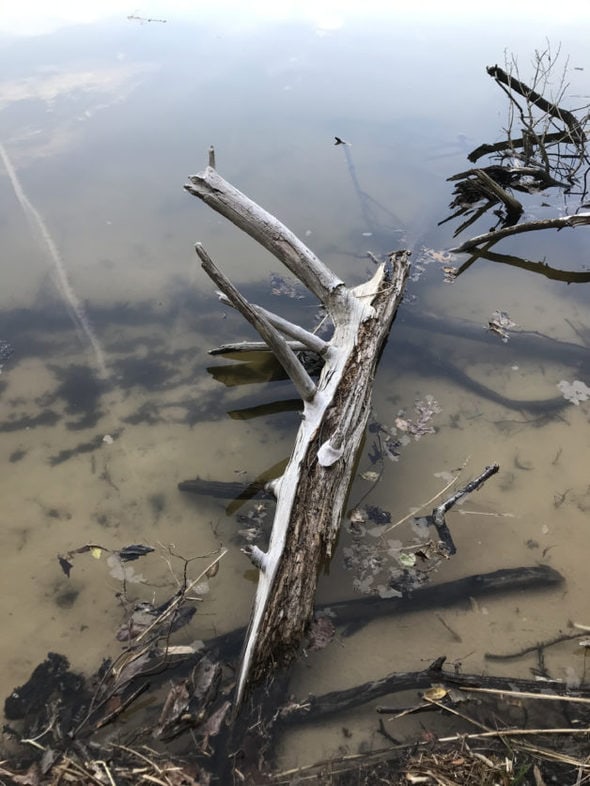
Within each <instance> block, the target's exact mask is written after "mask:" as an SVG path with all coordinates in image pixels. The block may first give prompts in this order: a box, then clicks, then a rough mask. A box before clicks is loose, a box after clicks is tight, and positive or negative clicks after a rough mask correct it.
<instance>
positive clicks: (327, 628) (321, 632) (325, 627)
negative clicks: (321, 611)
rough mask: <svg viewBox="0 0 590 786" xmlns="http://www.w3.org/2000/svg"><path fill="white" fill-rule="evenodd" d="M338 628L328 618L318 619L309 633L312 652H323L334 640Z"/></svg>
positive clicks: (312, 624)
mask: <svg viewBox="0 0 590 786" xmlns="http://www.w3.org/2000/svg"><path fill="white" fill-rule="evenodd" d="M335 633H336V628H335V627H334V623H333V622H332V620H330V619H329V618H328V617H324V616H323V615H322V616H321V617H316V618H315V619H314V621H313V622H312V623H311V627H310V631H309V648H310V650H323V649H324V647H327V646H328V644H329V643H330V642H331V641H332V639H333V638H334V635H335Z"/></svg>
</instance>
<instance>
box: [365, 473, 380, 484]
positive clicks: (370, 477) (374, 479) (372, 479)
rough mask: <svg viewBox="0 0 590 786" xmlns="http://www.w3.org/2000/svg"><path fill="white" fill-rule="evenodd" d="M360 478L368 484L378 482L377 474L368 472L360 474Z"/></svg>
mask: <svg viewBox="0 0 590 786" xmlns="http://www.w3.org/2000/svg"><path fill="white" fill-rule="evenodd" d="M361 478H362V479H363V480H368V481H369V482H370V483H376V482H377V481H378V480H379V473H378V472H373V470H368V471H367V472H362V473H361Z"/></svg>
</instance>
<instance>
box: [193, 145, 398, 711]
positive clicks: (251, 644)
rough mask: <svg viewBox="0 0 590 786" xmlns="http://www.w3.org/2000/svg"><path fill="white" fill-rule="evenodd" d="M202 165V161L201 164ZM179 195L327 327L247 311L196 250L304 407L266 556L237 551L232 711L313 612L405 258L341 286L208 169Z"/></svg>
mask: <svg viewBox="0 0 590 786" xmlns="http://www.w3.org/2000/svg"><path fill="white" fill-rule="evenodd" d="M210 161H211V159H210ZM189 180H190V182H189V183H188V184H187V185H186V186H185V188H186V189H187V191H188V192H189V193H191V194H193V195H194V196H197V197H198V198H200V199H202V200H203V201H204V202H206V204H208V205H209V206H210V207H212V208H213V209H214V210H216V211H218V212H219V213H221V214H222V215H224V216H225V217H226V218H228V219H229V220H230V221H232V222H233V223H234V224H235V225H236V226H238V227H240V228H241V229H243V230H244V231H245V232H247V233H248V234H249V235H250V236H252V237H253V238H255V239H256V240H258V242H260V243H261V245H262V246H264V248H266V249H267V250H269V251H270V252H271V253H273V254H274V255H275V256H276V257H277V258H278V259H279V260H280V261H281V262H282V263H283V264H285V265H286V266H287V268H288V269H289V270H290V271H291V273H293V274H294V275H295V276H297V278H298V279H299V280H300V281H301V282H302V283H303V284H304V285H305V286H307V288H308V289H309V290H310V291H311V292H312V293H313V294H315V295H316V296H317V297H318V298H319V299H320V300H321V302H322V303H323V304H324V306H325V308H326V311H327V314H328V316H329V318H330V319H331V321H332V323H333V325H334V333H333V335H332V338H331V339H330V340H329V341H320V340H319V339H315V338H314V337H311V336H310V334H307V332H306V331H304V330H303V329H302V328H299V327H298V326H295V325H293V324H292V323H288V322H286V321H285V320H282V319H281V318H280V317H276V316H275V315H272V314H269V313H268V312H265V311H264V310H263V309H261V308H260V307H258V306H256V305H254V304H249V303H247V301H246V300H245V298H243V296H242V295H240V294H239V293H238V292H237V290H236V289H235V287H234V286H233V285H232V284H231V283H230V282H229V281H228V280H227V279H226V278H225V277H224V276H223V274H221V272H220V271H219V270H218V268H216V267H215V265H214V263H213V262H212V260H210V258H209V257H208V255H207V254H206V252H205V251H204V249H203V248H202V246H200V245H198V246H197V253H198V254H199V256H200V257H201V259H202V260H203V267H204V269H205V270H206V272H207V273H208V274H209V275H210V276H211V277H212V278H213V279H214V280H215V281H216V283H217V284H218V286H220V288H221V289H222V291H223V292H224V294H225V295H226V296H227V297H228V299H229V300H230V301H231V303H232V305H233V306H234V307H235V308H237V309H238V310H239V311H240V313H242V315H243V316H244V317H245V318H246V319H248V321H250V322H251V324H253V325H254V327H255V328H256V329H257V330H258V332H259V334H260V335H261V337H262V339H263V340H264V342H265V344H266V345H267V346H268V347H269V348H270V349H271V350H272V351H273V352H274V353H275V356H276V357H277V359H278V360H279V362H281V364H282V365H283V367H284V369H285V371H286V372H287V374H288V375H289V376H290V377H291V379H292V381H293V382H294V384H295V386H296V388H297V391H298V393H299V395H300V396H301V398H302V399H303V402H304V405H303V416H302V422H301V426H300V428H299V431H298V433H297V437H296V440H295V446H294V449H293V452H292V455H291V458H290V460H289V463H288V464H287V467H286V469H285V471H284V473H283V475H282V476H281V477H280V478H278V479H277V480H275V481H273V484H272V491H273V493H274V494H275V496H276V500H277V505H276V512H275V517H274V522H273V528H272V532H271V536H270V542H269V546H268V550H267V551H266V552H263V551H262V550H261V549H260V548H259V547H257V546H255V547H251V548H250V549H248V550H246V551H247V553H249V554H250V556H251V559H252V561H253V563H254V564H255V566H256V567H257V568H258V570H259V581H258V588H257V593H256V599H255V602H254V609H253V612H252V617H251V621H250V626H249V629H248V633H247V636H246V641H245V645H244V650H243V653H242V660H241V666H240V673H239V677H238V686H237V694H236V706H239V704H240V701H241V698H242V696H243V693H244V690H245V688H246V686H247V685H248V683H249V682H251V681H255V680H259V679H261V678H263V677H265V676H267V675H268V674H269V673H270V672H271V671H272V669H273V667H274V665H275V664H276V663H277V662H282V663H285V662H287V661H289V660H290V659H292V658H293V657H294V655H295V653H296V652H297V648H298V646H299V644H300V643H301V640H302V638H303V636H304V634H305V631H306V628H307V626H308V624H309V622H310V620H311V617H312V614H313V608H314V600H315V593H316V587H317V581H318V573H319V570H320V568H321V566H322V564H323V563H324V561H325V560H326V559H329V558H330V556H331V554H332V548H333V545H334V541H335V539H336V536H337V534H338V530H339V527H340V522H341V519H342V515H343V511H344V506H345V503H346V499H347V494H348V490H349V486H350V483H351V480H352V477H353V473H354V468H355V464H356V459H357V455H358V451H359V448H360V445H361V442H362V438H363V434H364V431H365V427H366V425H367V420H368V417H369V412H370V403H371V391H372V385H373V380H374V376H375V371H376V366H377V362H378V359H379V356H380V353H381V350H382V348H383V345H384V343H385V341H386V339H387V336H388V335H389V331H390V328H391V324H392V321H393V318H394V316H395V313H396V310H397V307H398V305H399V302H400V300H401V297H402V293H403V289H404V284H405V281H406V278H407V274H408V270H409V259H408V258H409V254H408V253H407V252H398V253H395V254H392V255H391V256H390V259H389V261H388V262H387V263H385V264H382V265H380V266H379V268H378V270H377V272H376V273H375V275H374V276H373V277H372V278H371V279H370V280H369V281H368V282H366V283H365V284H363V285H361V286H358V287H355V288H348V287H346V286H345V284H344V283H343V282H342V281H341V280H340V279H339V278H338V277H337V276H336V275H335V274H334V273H332V271H331V270H330V269H329V268H328V267H326V266H325V265H324V264H323V263H322V262H321V261H320V260H319V259H318V258H317V257H316V256H315V254H313V253H312V252H311V251H310V250H309V249H308V248H307V247H306V246H305V245H304V244H303V243H302V242H301V241H300V240H299V239H298V238H297V237H296V236H295V235H293V233H292V232H290V230H289V229H287V228H286V227H285V226H284V225H283V224H281V222H280V221H278V220H277V219H276V218H275V217H274V216H272V215H270V214H269V213H267V212H266V211H265V210H263V209H262V208H261V207H260V206H258V205H257V204H255V203H254V202H252V201H251V200H250V199H249V198H248V197H247V196H245V195H244V194H242V193H241V192H239V191H238V190H237V189H236V188H234V186H232V185H231V184H229V183H227V182H226V181H225V180H224V179H223V178H222V177H220V175H218V173H217V172H216V171H215V170H214V169H213V168H212V166H209V167H207V169H206V170H205V171H204V172H202V173H200V174H198V175H195V176H193V177H191V178H190V179H189ZM282 334H284V335H286V336H288V337H289V338H295V339H297V340H299V341H302V342H303V343H304V344H305V345H306V347H307V349H308V350H312V351H315V352H317V353H319V354H321V356H322V359H323V361H324V366H323V370H322V372H321V375H320V378H319V381H318V383H317V385H315V383H312V382H311V380H309V378H308V377H307V375H306V374H305V375H304V374H303V373H302V369H301V368H300V364H298V363H297V362H295V361H294V358H295V360H296V357H295V356H294V354H293V351H292V349H291V347H290V346H289V343H288V342H287V341H286V340H285V338H284V337H283V335H282Z"/></svg>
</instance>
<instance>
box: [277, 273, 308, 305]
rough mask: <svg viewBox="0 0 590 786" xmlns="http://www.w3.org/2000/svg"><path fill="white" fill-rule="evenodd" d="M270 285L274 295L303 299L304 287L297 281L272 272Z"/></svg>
mask: <svg viewBox="0 0 590 786" xmlns="http://www.w3.org/2000/svg"><path fill="white" fill-rule="evenodd" d="M270 286H271V290H270V291H271V292H272V294H273V295H285V296H286V297H290V298H295V299H296V300H303V298H304V297H305V295H304V294H303V292H304V290H303V288H302V287H301V286H300V285H299V284H298V282H296V281H287V280H286V279H285V278H283V276H279V275H278V274H277V273H272V274H271V276H270Z"/></svg>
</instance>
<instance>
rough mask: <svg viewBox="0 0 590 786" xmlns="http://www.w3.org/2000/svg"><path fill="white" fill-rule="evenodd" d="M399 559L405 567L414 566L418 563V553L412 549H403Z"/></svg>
mask: <svg viewBox="0 0 590 786" xmlns="http://www.w3.org/2000/svg"><path fill="white" fill-rule="evenodd" d="M398 559H399V561H400V563H401V564H402V565H403V566H404V568H413V567H414V565H415V564H416V555H415V554H414V553H413V552H412V551H402V552H401V553H400V555H399V557H398Z"/></svg>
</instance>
